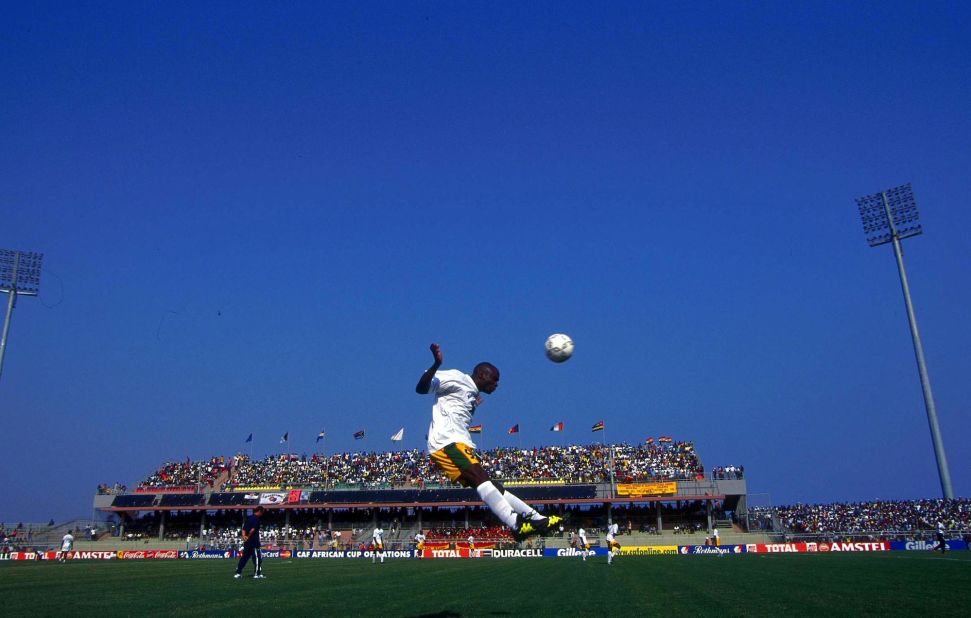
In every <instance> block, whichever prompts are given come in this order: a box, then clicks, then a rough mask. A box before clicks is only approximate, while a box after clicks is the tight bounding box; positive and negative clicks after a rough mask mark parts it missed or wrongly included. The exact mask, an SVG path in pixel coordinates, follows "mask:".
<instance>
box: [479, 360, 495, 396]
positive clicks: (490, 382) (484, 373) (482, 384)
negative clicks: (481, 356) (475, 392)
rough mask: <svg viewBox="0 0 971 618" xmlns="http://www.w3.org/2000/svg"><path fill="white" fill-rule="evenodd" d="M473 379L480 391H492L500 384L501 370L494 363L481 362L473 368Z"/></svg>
mask: <svg viewBox="0 0 971 618" xmlns="http://www.w3.org/2000/svg"><path fill="white" fill-rule="evenodd" d="M472 381H473V382H475V385H476V387H477V388H478V389H479V390H480V391H482V392H484V393H491V392H493V391H494V390H496V387H497V386H499V370H498V369H497V368H496V366H495V365H493V364H492V363H479V364H478V365H476V366H475V368H474V369H473V370H472Z"/></svg>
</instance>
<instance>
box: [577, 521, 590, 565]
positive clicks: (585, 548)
mask: <svg viewBox="0 0 971 618" xmlns="http://www.w3.org/2000/svg"><path fill="white" fill-rule="evenodd" d="M577 536H578V537H580V540H579V545H580V552H581V553H580V555H582V556H583V561H584V562H586V561H587V554H588V553H590V543H589V542H587V531H586V530H584V529H583V528H580V529H579V530H578V531H577Z"/></svg>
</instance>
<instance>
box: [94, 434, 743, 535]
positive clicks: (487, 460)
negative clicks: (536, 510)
mask: <svg viewBox="0 0 971 618" xmlns="http://www.w3.org/2000/svg"><path fill="white" fill-rule="evenodd" d="M481 455H482V463H483V467H484V468H485V469H486V470H488V471H489V473H490V475H491V476H493V477H494V478H497V479H499V480H501V481H502V482H503V484H504V485H506V486H507V487H511V488H515V492H516V494H517V495H518V496H519V497H520V498H522V499H523V500H525V501H527V502H529V503H530V504H534V505H537V506H538V507H540V508H541V509H542V510H545V511H552V512H563V513H569V514H570V515H571V516H572V517H573V521H575V522H578V524H582V525H584V526H585V527H587V528H588V529H590V530H591V531H593V530H596V529H598V528H602V527H604V526H605V525H606V523H607V521H608V520H614V519H616V520H618V521H619V522H621V527H622V529H624V530H627V531H628V532H629V533H630V534H643V535H650V536H651V540H663V539H662V537H666V536H668V535H681V534H697V533H700V532H702V531H704V532H707V531H708V530H710V529H711V528H712V527H715V526H720V527H723V528H724V529H725V530H726V532H731V531H734V527H733V524H732V521H731V520H732V517H733V516H734V517H735V519H738V516H739V515H741V516H742V519H743V520H744V516H745V514H746V504H745V496H746V485H745V479H744V478H743V475H742V468H741V467H735V466H732V467H731V470H732V474H731V475H726V474H724V473H723V471H724V470H725V469H726V468H713V469H712V474H711V475H710V476H711V477H713V478H707V477H706V475H705V467H704V465H703V463H702V461H701V459H700V457H699V456H698V454H697V452H696V450H695V446H694V444H693V443H692V442H688V441H674V440H671V439H665V440H664V441H663V442H661V441H659V442H658V443H651V444H644V445H636V446H632V445H629V444H613V445H604V444H590V445H571V446H545V447H539V448H528V449H523V448H496V449H492V450H489V451H485V452H483V453H482V454H481ZM120 487H122V486H120V485H118V484H116V485H115V487H114V490H112V491H105V490H104V489H106V488H108V486H107V485H105V486H103V487H102V488H99V491H98V493H97V494H96V495H95V496H94V507H95V509H97V510H99V511H101V512H103V513H106V514H110V515H114V516H115V517H117V518H118V522H117V526H116V534H117V537H118V538H119V539H133V540H141V539H147V538H152V539H156V540H175V539H184V538H186V537H189V538H195V539H196V540H197V541H198V542H209V543H213V542H217V541H218V540H220V539H222V540H228V539H230V538H233V537H232V534H229V535H227V534H226V531H227V530H228V531H234V530H238V527H239V525H240V522H241V518H242V514H243V513H244V512H245V510H246V509H249V508H252V507H254V506H256V505H258V504H263V505H264V506H266V507H268V508H269V509H270V514H269V515H268V516H267V518H266V521H267V528H268V530H270V531H274V530H277V531H279V534H278V535H277V536H278V537H279V539H280V540H281V541H282V540H284V539H285V540H286V541H287V542H294V543H302V544H307V545H308V546H311V545H312V546H313V547H319V546H330V545H331V544H332V543H333V542H334V541H335V540H336V542H337V543H338V544H340V545H342V546H349V545H354V544H357V543H358V542H360V541H362V540H363V541H365V542H366V541H368V540H369V539H370V537H369V536H368V534H365V533H366V532H367V531H369V530H370V529H371V528H372V527H373V526H374V525H375V524H376V523H378V522H384V523H385V526H386V527H388V524H389V523H394V524H396V525H395V526H394V528H393V532H392V533H391V534H390V535H389V537H388V540H389V541H390V542H391V543H392V545H394V544H395V543H396V542H398V543H401V544H407V542H409V541H410V539H411V538H412V537H413V535H414V533H415V532H417V531H418V530H436V529H438V528H442V529H449V530H462V531H471V533H472V534H473V536H477V537H479V536H481V534H482V532H481V531H482V530H494V525H495V520H494V519H492V517H491V515H490V514H488V512H487V510H486V509H484V508H483V505H482V503H481V501H480V500H479V497H478V494H476V492H475V491H474V490H472V489H468V488H463V487H460V486H458V485H454V484H450V483H449V482H448V481H447V479H445V478H444V477H443V476H441V475H440V474H439V472H438V471H437V470H436V469H435V468H433V467H432V466H431V465H430V463H429V458H428V456H427V454H426V453H424V452H423V451H421V450H418V449H413V450H407V451H391V452H380V453H379V452H358V453H335V454H331V455H326V456H325V455H321V454H313V455H311V456H309V457H307V456H296V455H292V454H278V455H273V456H269V457H266V458H263V459H261V460H252V459H251V458H250V457H248V456H246V455H245V454H237V455H236V456H234V457H230V458H225V457H211V458H209V459H206V460H202V461H197V462H193V461H189V460H187V461H184V462H167V463H165V464H163V465H162V466H160V467H159V469H158V470H156V471H154V472H152V473H151V474H149V475H148V476H147V477H146V478H145V479H144V480H143V481H141V482H139V483H138V484H137V485H136V487H135V489H134V491H127V490H122V491H119V490H118V489H119V488H120ZM327 531H333V532H331V533H330V534H328V533H327ZM337 531H340V532H337ZM476 531H479V534H476ZM272 534H273V533H272V532H271V536H270V538H273V537H272ZM462 534H465V532H463V533H462ZM467 536H468V535H467V534H465V536H461V537H460V538H461V540H463V541H464V539H465V537H467ZM594 536H595V535H594ZM334 537H336V539H335V538H334ZM235 538H238V537H235ZM564 538H565V537H564ZM488 540H491V541H495V542H502V543H505V542H509V541H511V539H509V538H507V537H506V536H505V535H501V534H491V533H490V534H489V535H488ZM553 542H556V541H555V539H554V540H553Z"/></svg>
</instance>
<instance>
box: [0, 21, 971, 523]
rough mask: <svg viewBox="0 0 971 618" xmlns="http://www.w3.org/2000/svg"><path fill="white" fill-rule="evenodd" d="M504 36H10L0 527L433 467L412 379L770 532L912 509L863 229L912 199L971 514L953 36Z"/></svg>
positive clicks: (80, 31)
mask: <svg viewBox="0 0 971 618" xmlns="http://www.w3.org/2000/svg"><path fill="white" fill-rule="evenodd" d="M520 4H522V3H500V4H498V5H497V4H496V3H451V2H447V3H446V2H443V3H437V2H421V3H409V2H388V3H350V4H348V3H341V4H336V3H334V4H327V3H322V2H319V3H318V2H314V3H306V4H298V3H285V5H284V6H270V5H267V4H265V3H250V2H233V3H228V2H227V3H208V4H207V5H205V6H201V5H199V4H198V3H161V4H160V3H148V2H135V3H130V2H125V3H117V4H110V3H71V4H65V3H60V2H57V3H28V4H25V3H10V2H8V3H5V7H4V10H3V13H4V18H3V19H2V20H0V212H2V217H0V221H2V225H0V247H4V248H13V249H22V250H30V251H40V252H43V253H44V254H45V257H44V274H43V280H42V284H41V285H42V293H41V296H40V297H39V298H22V299H21V300H20V302H19V304H18V306H17V309H16V311H15V313H14V319H13V325H12V329H11V336H10V341H9V345H8V350H7V355H6V363H5V366H4V372H3V376H2V380H0V415H2V420H3V427H4V441H3V442H4V451H5V453H4V459H5V462H6V463H5V464H4V465H3V466H2V469H0V487H3V492H4V499H3V501H2V504H0V520H7V521H9V520H46V519H48V518H49V517H55V518H57V519H63V518H67V517H74V516H86V515H90V513H91V496H92V494H93V493H94V490H95V487H96V485H97V484H98V483H102V482H106V483H113V482H115V481H121V482H124V483H127V484H128V485H130V486H131V485H132V484H134V483H135V482H137V481H138V480H139V479H142V478H144V477H145V476H146V475H147V474H148V473H150V472H151V471H153V470H154V469H156V468H157V467H158V466H159V465H161V464H162V463H163V462H165V461H167V460H179V459H185V458H186V457H187V456H188V457H191V458H193V459H197V458H203V457H208V456H211V455H226V456H230V455H232V454H233V453H235V452H237V451H239V450H241V449H244V448H245V447H246V446H247V445H244V443H243V441H244V440H245V438H246V436H247V435H248V434H249V433H250V432H252V433H253V434H254V443H253V445H252V446H253V453H254V455H257V456H262V455H263V454H265V453H272V452H280V451H281V449H282V448H283V447H282V446H281V445H280V444H279V438H280V436H281V435H282V434H283V433H284V432H289V435H290V437H291V450H294V451H296V452H308V453H309V452H313V449H314V446H315V444H314V439H315V437H316V435H317V432H319V431H320V430H322V429H324V430H326V431H327V433H328V438H327V441H326V448H327V450H328V451H330V452H333V451H335V450H353V449H368V450H387V449H389V448H391V447H392V443H391V442H390V440H389V439H388V438H389V437H390V436H391V434H392V433H394V432H395V431H397V430H398V428H399V427H402V426H404V428H405V441H404V443H403V446H404V447H407V448H412V447H423V446H424V434H425V430H426V428H427V423H428V420H429V416H430V405H431V400H430V399H428V398H422V397H419V396H417V395H415V394H414V392H413V388H414V383H415V382H416V381H417V379H418V377H419V375H420V374H421V372H422V370H423V369H424V368H425V367H427V365H428V364H429V362H430V360H431V356H430V353H429V352H428V344H429V343H430V342H432V341H436V342H439V343H441V344H442V346H443V348H444V353H445V365H446V366H447V367H456V368H462V369H466V370H468V369H470V368H471V367H472V365H473V364H474V363H476V362H478V361H480V360H490V361H492V362H493V363H495V364H496V365H498V366H499V368H500V370H501V371H502V381H501V386H500V387H499V389H498V390H497V391H496V393H495V394H494V395H492V396H490V397H489V398H488V402H487V403H486V404H485V405H484V406H482V408H481V409H480V410H479V413H478V414H477V415H476V419H477V420H478V421H479V422H481V423H483V424H484V425H485V433H484V434H483V437H482V445H483V446H486V447H493V446H496V445H516V444H517V443H520V444H522V445H523V446H532V445H542V444H551V443H560V444H565V443H589V442H592V441H593V440H594V439H596V438H601V437H606V438H607V439H608V440H611V441H628V442H633V443H636V442H640V441H642V440H643V439H644V438H645V437H647V436H658V435H671V436H673V437H675V438H676V439H688V440H693V441H695V443H696V444H697V447H698V450H699V452H700V454H701V456H702V458H703V460H704V462H705V464H706V465H707V466H708V467H711V466H718V465H728V464H741V465H744V466H745V468H746V470H747V472H748V476H749V479H750V480H749V488H750V491H751V492H753V493H768V494H770V496H771V500H772V502H774V503H776V504H781V503H788V502H795V501H834V500H858V499H871V498H915V497H936V496H939V495H940V485H939V482H938V477H937V469H936V466H935V464H934V458H933V451H932V448H931V443H930V437H929V432H928V428H927V421H926V417H925V412H924V406H923V400H922V398H921V391H920V385H919V382H918V378H917V370H916V365H915V362H914V353H913V348H912V346H911V341H910V335H909V332H908V329H907V321H906V315H905V312H904V306H903V300H902V296H901V292H900V285H899V282H898V279H897V271H896V267H895V265H894V260H893V257H892V251H891V249H890V247H888V246H884V247H880V248H877V249H871V248H870V247H868V246H867V244H866V241H865V238H864V235H863V231H862V226H861V223H860V221H859V216H858V213H857V211H856V205H855V203H854V201H853V200H854V198H856V197H858V196H860V195H865V194H869V193H874V192H877V191H879V190H882V189H887V188H890V187H894V186H897V185H900V184H904V183H906V182H912V183H913V186H914V191H915V193H916V196H917V199H918V204H919V206H920V209H921V217H922V222H923V225H924V230H925V234H924V235H923V236H920V237H917V238H914V239H910V240H907V241H906V243H905V249H906V259H907V266H908V268H909V274H910V276H911V285H912V288H913V289H912V291H913V295H914V299H915V303H916V307H917V314H918V318H919V320H920V326H921V328H922V333H923V336H924V343H925V346H926V351H927V359H928V363H929V367H930V371H931V378H932V381H933V386H934V389H935V394H936V397H937V405H938V409H939V414H940V419H941V425H942V428H943V431H944V433H945V446H946V448H947V453H948V456H949V458H950V465H951V473H952V475H953V479H954V486H955V490H956V492H957V493H958V494H960V495H964V496H967V495H969V493H971V478H969V475H968V470H969V469H971V446H969V443H971V441H969V440H968V436H969V434H971V420H969V414H968V413H969V409H971V391H969V390H968V383H969V378H968V376H969V375H971V353H969V350H971V321H969V320H968V306H969V301H971V277H969V270H971V268H969V264H971V242H969V234H971V229H969V228H971V214H969V213H971V210H969V208H968V206H969V204H968V196H969V193H971V191H969V189H971V176H969V173H968V170H969V169H971V139H969V138H971V111H969V110H971V105H969V102H971V9H969V8H968V6H967V5H966V4H965V3H959V2H951V3H939V2H912V3H902V2H879V3H865V4H862V3H858V4H855V5H852V6H844V5H843V4H842V3H824V2H812V3H798V6H797V5H796V4H795V3H788V2H787V3H773V2H767V3H761V2H760V3H735V2H730V3H701V4H697V3H693V4H678V5H675V6H673V7H672V6H669V5H667V4H662V3H644V2H630V3H627V2H611V3H606V4H603V3H567V2H551V3H545V2H531V3H528V5H527V6H519V5H520ZM2 300H3V301H4V302H5V301H6V296H5V295H4V296H3V298H2ZM552 332H566V333H569V334H570V335H572V336H573V338H574V340H575V341H576V345H577V349H576V354H575V356H574V358H573V359H572V360H570V361H569V362H568V363H566V364H563V365H554V364H552V363H550V362H548V361H547V360H545V358H544V356H543V353H542V346H543V341H544V339H545V338H546V336H547V335H548V334H550V333H552ZM601 419H602V420H604V421H605V422H606V425H607V431H606V432H605V434H603V436H601V435H600V434H591V432H590V426H591V425H592V424H593V423H595V422H596V421H598V420H601ZM558 421H564V422H565V423H566V431H565V432H564V433H562V434H554V433H551V432H549V427H550V426H551V425H552V424H553V423H555V422H558ZM515 423H519V425H520V427H521V429H522V433H521V434H520V436H519V439H518V440H516V439H515V436H509V435H507V434H506V433H505V431H506V429H507V428H508V427H509V426H511V425H513V424H515ZM360 429H365V430H366V431H367V438H366V439H365V440H363V441H354V440H353V439H352V434H353V433H354V432H355V431H357V430H360Z"/></svg>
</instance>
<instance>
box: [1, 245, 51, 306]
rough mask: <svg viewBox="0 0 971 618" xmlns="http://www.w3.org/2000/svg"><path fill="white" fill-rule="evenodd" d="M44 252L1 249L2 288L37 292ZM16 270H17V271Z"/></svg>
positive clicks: (21, 291)
mask: <svg viewBox="0 0 971 618" xmlns="http://www.w3.org/2000/svg"><path fill="white" fill-rule="evenodd" d="M43 259H44V254H43V253H30V252H27V251H13V250H11V249H0V290H3V291H4V292H9V291H11V290H16V291H17V293H18V294H27V295H30V294H35V295H36V294H37V293H38V291H39V290H40V267H41V261H42V260H43ZM15 270H16V272H15Z"/></svg>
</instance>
